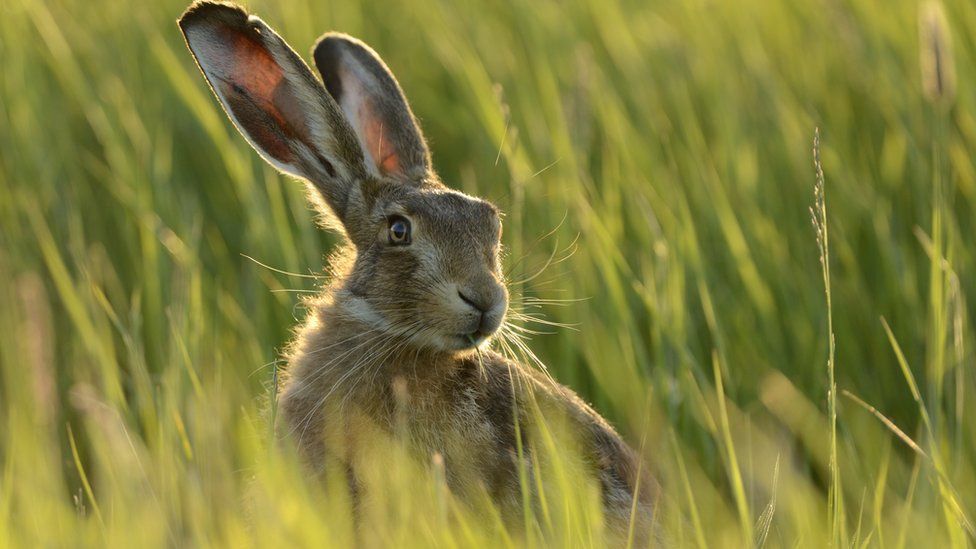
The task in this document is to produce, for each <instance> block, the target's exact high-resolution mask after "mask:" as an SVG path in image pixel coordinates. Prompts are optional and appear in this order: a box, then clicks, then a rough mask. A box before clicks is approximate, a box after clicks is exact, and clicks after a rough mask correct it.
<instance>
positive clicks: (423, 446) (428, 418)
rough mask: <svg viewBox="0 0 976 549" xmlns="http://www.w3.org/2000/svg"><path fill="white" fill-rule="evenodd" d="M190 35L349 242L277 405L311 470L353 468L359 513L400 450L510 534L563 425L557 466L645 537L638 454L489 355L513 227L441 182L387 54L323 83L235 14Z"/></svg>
mask: <svg viewBox="0 0 976 549" xmlns="http://www.w3.org/2000/svg"><path fill="white" fill-rule="evenodd" d="M180 26H181V28H182V29H183V32H184V34H185V36H186V39H187V44H188V46H189V47H190V49H191V51H192V52H193V54H194V57H195V58H196V59H197V62H198V64H199V65H200V68H201V69H202V70H203V72H204V75H205V76H206V78H207V80H208V82H209V83H210V85H211V87H212V88H213V90H214V92H215V94H216V95H217V97H218V98H219V99H220V101H221V104H222V105H223V107H224V109H225V110H226V111H227V113H228V115H229V116H230V118H231V119H232V120H233V121H234V123H235V124H236V125H237V127H238V129H240V130H241V133H242V134H243V135H244V136H245V137H246V138H247V140H248V141H249V142H250V143H251V145H252V146H254V147H255V149H257V151H258V152H259V153H260V154H261V155H262V156H263V157H264V158H265V159H266V160H268V161H269V162H270V163H272V164H273V165H274V166H276V167H277V168H278V169H280V170H282V171H284V172H286V173H289V174H292V175H295V176H298V177H300V178H302V179H304V180H306V181H307V182H308V187H309V195H310V197H311V198H312V201H313V202H314V203H315V204H316V206H317V207H318V208H319V210H320V212H322V214H323V216H326V217H327V218H328V219H329V223H330V225H331V226H333V227H335V228H337V229H339V230H341V231H342V232H343V233H344V234H345V235H346V236H347V238H348V244H347V245H346V246H345V247H344V248H343V250H342V251H340V252H339V253H338V254H336V255H334V256H333V258H332V260H331V269H332V273H333V281H332V283H331V284H330V285H329V286H328V287H327V288H326V289H325V290H324V291H323V292H322V295H320V296H319V297H317V298H315V299H314V300H310V301H309V306H310V311H311V312H310V314H309V316H308V319H307V321H306V322H305V324H304V326H303V327H302V328H301V329H300V330H299V333H298V335H297V338H296V339H295V341H294V342H293V343H292V345H291V346H290V350H289V352H288V363H289V365H288V370H287V373H286V376H285V380H284V383H283V384H282V388H281V390H280V394H279V399H278V409H279V412H280V413H279V418H280V425H279V431H280V433H281V434H283V435H285V438H287V439H289V440H292V441H294V443H295V445H296V447H297V449H298V452H299V455H300V456H301V458H302V460H303V461H304V462H305V463H306V464H307V466H308V467H309V468H310V469H311V470H312V471H315V472H317V473H321V474H323V475H324V474H325V473H326V472H327V471H328V470H329V469H330V468H333V467H332V466H334V468H338V469H341V470H342V471H343V472H344V474H345V475H346V476H347V479H348V481H349V487H350V489H351V492H352V494H353V495H354V496H355V497H357V498H360V499H361V498H362V497H364V494H363V493H362V492H363V491H368V489H369V487H368V485H365V483H364V482H363V476H364V474H365V473H364V471H365V470H366V469H367V468H368V467H369V464H370V463H372V464H375V463H377V462H380V463H381V462H382V460H384V458H385V457H386V456H385V454H383V453H382V452H377V451H376V448H375V444H374V443H375V440H372V439H374V438H377V437H379V438H384V439H388V440H397V441H401V442H402V444H401V445H402V446H404V447H406V448H407V449H408V451H409V453H410V454H412V455H413V456H415V457H416V458H417V462H418V463H420V464H431V463H435V462H436V463H437V464H439V465H438V466H439V467H443V472H444V476H445V478H446V480H447V483H448V485H449V487H450V488H451V491H452V492H453V493H454V494H456V495H457V496H459V497H461V498H462V499H465V500H468V501H472V502H473V501H476V500H478V498H479V496H481V495H487V496H490V500H491V501H493V502H494V503H495V504H496V505H497V506H498V507H499V508H500V509H501V511H502V513H503V515H504V516H507V517H511V518H514V517H517V516H519V515H520V509H521V506H522V505H523V497H522V493H521V486H520V472H521V476H522V477H523V478H524V477H525V475H526V474H528V475H530V476H531V475H534V474H536V471H535V469H536V468H538V467H539V464H540V463H541V462H542V461H544V458H541V457H539V456H538V455H535V454H533V452H536V451H537V450H538V449H539V448H540V446H539V445H538V444H536V442H537V439H538V438H540V437H541V435H542V433H543V432H545V433H549V434H551V432H552V431H551V429H549V428H548V427H547V426H548V424H549V423H550V421H552V422H556V423H559V424H560V425H562V426H563V427H564V429H563V431H564V432H565V433H568V434H567V435H566V436H563V437H561V438H557V441H558V442H559V444H561V446H560V450H561V451H562V450H564V451H565V453H566V454H567V455H569V456H571V459H570V461H573V462H575V463H578V464H579V465H580V466H581V467H583V468H585V469H587V470H589V471H590V472H591V473H592V478H593V479H594V482H595V484H596V485H597V486H598V487H599V489H600V494H601V498H602V502H603V505H604V509H605V516H606V518H607V524H608V526H609V529H610V531H611V533H612V534H614V536H615V537H618V538H619V536H621V535H625V534H626V532H627V530H628V527H629V522H630V519H631V517H632V516H633V517H634V519H635V520H636V531H637V532H638V535H640V536H641V537H643V536H645V535H646V534H647V532H648V529H649V522H650V517H651V501H652V498H653V497H654V495H655V488H654V481H653V480H651V477H650V476H649V475H647V474H645V473H644V472H642V471H641V467H640V462H639V459H638V457H637V455H636V453H635V452H634V451H633V450H631V449H630V448H629V447H628V446H627V445H626V444H625V443H624V442H623V441H622V440H621V438H620V437H619V436H618V435H617V433H616V432H615V431H614V430H613V428H612V427H611V426H610V425H609V424H608V423H607V422H606V421H605V420H604V419H603V418H602V417H601V416H600V415H599V414H597V413H596V412H595V411H593V409H592V408H590V407H589V406H588V405H586V403H584V402H583V401H582V400H581V399H580V398H579V397H577V396H576V395H575V394H574V393H573V392H572V391H570V390H569V389H567V388H565V387H563V386H562V385H560V384H558V383H556V382H554V381H553V380H551V379H550V378H549V377H548V376H547V375H545V374H542V373H541V372H539V371H538V370H536V369H533V368H529V367H525V366H522V365H520V364H517V363H515V362H512V361H510V360H508V359H506V358H504V357H502V356H501V355H499V354H497V353H495V352H493V351H491V350H490V349H488V341H489V340H490V338H491V336H492V335H493V334H494V333H495V332H496V331H497V330H498V329H499V327H500V325H501V324H502V323H503V322H504V316H505V313H506V310H507V306H508V292H507V290H506V288H505V284H504V277H503V274H502V271H501V268H500V260H499V255H500V239H501V221H500V216H499V213H498V211H497V209H496V208H495V207H494V206H493V205H491V204H489V203H488V202H486V201H484V200H481V199H478V198H474V197H470V196H467V195H464V194H462V193H458V192H455V191H452V190H450V189H448V188H447V187H446V186H445V185H444V184H443V183H441V181H440V180H439V179H438V177H437V176H436V174H434V172H433V171H432V168H431V162H430V155H429V152H428V149H427V146H426V144H425V142H424V139H423V135H422V133H421V131H420V128H419V126H418V125H417V123H416V120H415V119H414V116H413V114H412V113H411V111H410V108H409V106H408V105H407V103H406V100H405V99H404V97H403V93H402V91H401V89H400V87H399V85H398V84H397V82H396V80H395V79H394V78H393V75H392V73H391V72H390V71H389V69H388V68H387V67H386V65H385V64H383V62H382V61H381V60H380V59H379V57H378V56H377V55H376V54H375V52H373V51H372V50H371V49H370V48H369V47H368V46H366V45H365V44H363V43H361V42H359V41H358V40H355V39H353V38H350V37H348V36H344V35H339V34H327V35H325V36H324V37H323V38H322V39H321V40H320V41H319V42H318V44H316V46H315V48H314V52H313V55H314V59H315V64H316V67H317V68H318V70H319V72H320V73H321V75H322V82H320V81H319V80H318V79H317V78H315V76H313V74H312V72H311V70H310V69H309V68H308V66H307V65H306V64H305V63H304V62H303V61H302V60H301V58H300V57H299V56H298V55H297V54H295V52H294V51H293V50H292V49H291V48H290V47H288V45H287V44H286V43H285V42H284V40H282V39H281V38H280V37H279V36H278V35H277V34H275V33H274V31H273V30H272V29H271V28H270V27H268V26H267V25H265V24H264V23H263V22H262V21H261V20H260V19H257V18H256V17H253V16H248V15H247V14H246V12H244V11H243V10H242V9H241V8H239V7H236V6H232V5H229V4H219V3H211V2H202V3H195V4H194V5H192V6H191V7H190V8H189V9H188V10H187V12H186V13H185V14H184V15H183V17H182V18H181V19H180ZM323 84H324V85H323ZM541 417H545V418H546V423H545V425H543V424H542V422H541V421H540V418H541ZM547 436H548V435H547ZM526 471H527V473H526ZM533 478H534V477H533ZM530 485H531V487H532V488H534V486H535V482H534V481H533V482H531V483H530ZM368 496H369V494H368V493H367V494H365V497H368ZM635 497H636V499H637V501H636V504H635V501H634V500H635Z"/></svg>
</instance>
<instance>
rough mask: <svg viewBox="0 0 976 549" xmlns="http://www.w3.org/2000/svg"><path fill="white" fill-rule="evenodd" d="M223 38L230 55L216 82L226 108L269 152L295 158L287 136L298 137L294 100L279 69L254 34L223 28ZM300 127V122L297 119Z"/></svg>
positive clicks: (281, 157) (288, 160) (289, 159)
mask: <svg viewBox="0 0 976 549" xmlns="http://www.w3.org/2000/svg"><path fill="white" fill-rule="evenodd" d="M222 34H223V36H222V38H223V40H225V41H226V43H227V44H229V45H230V48H229V50H230V52H231V56H230V58H229V59H228V63H227V65H226V74H225V75H224V79H223V81H222V82H220V83H219V84H218V85H219V86H220V88H221V92H222V93H223V95H224V97H226V98H227V102H228V107H229V108H230V110H231V111H233V113H234V116H235V117H236V118H237V120H238V121H239V122H240V123H241V125H242V126H244V128H243V129H244V130H245V131H246V132H247V133H248V135H250V137H251V138H252V139H253V140H254V141H255V142H256V143H257V144H258V145H260V146H261V147H262V148H263V149H264V150H265V151H267V153H268V154H270V155H271V156H273V157H274V158H275V159H276V160H278V161H280V162H285V163H291V162H292V161H294V154H293V153H292V151H291V149H290V148H289V147H288V143H287V141H285V140H283V139H282V138H283V137H284V138H286V139H295V140H298V139H300V138H301V137H300V135H299V131H296V130H300V129H301V128H296V125H295V123H294V121H295V119H296V117H295V116H294V115H295V112H293V111H294V110H295V109H296V107H297V106H296V105H295V100H294V98H292V97H291V90H289V87H288V82H287V81H286V80H285V74H284V71H283V70H282V68H281V67H280V66H279V65H278V63H277V62H275V60H274V58H273V57H272V56H271V54H270V53H269V52H268V50H267V49H265V47H264V45H263V44H261V43H260V42H259V39H258V38H256V37H252V36H248V35H247V34H245V33H241V32H238V31H235V30H232V29H225V30H224V32H223V33H222ZM298 120H299V124H298V125H299V126H301V124H300V118H299V119H298Z"/></svg>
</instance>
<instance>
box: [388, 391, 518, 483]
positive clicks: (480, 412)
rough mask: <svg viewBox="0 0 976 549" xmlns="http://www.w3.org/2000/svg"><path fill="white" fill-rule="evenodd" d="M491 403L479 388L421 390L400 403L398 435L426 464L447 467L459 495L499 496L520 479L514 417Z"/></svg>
mask: <svg viewBox="0 0 976 549" xmlns="http://www.w3.org/2000/svg"><path fill="white" fill-rule="evenodd" d="M490 401H491V399H490V398H488V396H487V395H485V394H484V392H483V391H481V390H479V388H478V387H477V386H474V387H469V386H463V385H462V386H458V385H446V386H443V385H442V386H435V387H417V388H414V390H413V391H411V392H410V393H408V395H407V398H406V399H404V400H403V401H402V402H398V404H397V406H396V408H395V412H394V419H393V425H394V432H396V431H397V430H399V432H400V433H401V434H402V435H405V438H404V440H406V441H407V444H409V446H410V447H411V449H412V451H413V453H414V454H415V455H416V456H417V457H419V458H420V459H421V460H424V461H426V462H427V463H429V464H431V465H433V466H435V467H443V468H444V473H445V476H446V479H447V481H448V483H449V484H450V485H451V487H452V489H453V490H455V491H456V492H461V493H469V492H471V491H472V490H480V489H482V488H483V489H486V490H487V491H488V492H491V493H496V492H497V491H498V486H499V484H508V482H509V481H510V480H512V479H514V478H515V474H516V473H515V467H514V462H513V457H514V454H513V450H514V439H513V432H514V427H513V426H514V416H513V415H512V414H511V409H510V408H506V410H507V411H505V410H501V409H497V408H498V404H499V403H498V402H497V399H495V401H496V402H494V404H493V405H488V403H489V402H490ZM502 404H504V403H502Z"/></svg>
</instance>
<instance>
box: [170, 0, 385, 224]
mask: <svg viewBox="0 0 976 549" xmlns="http://www.w3.org/2000/svg"><path fill="white" fill-rule="evenodd" d="M179 25H180V28H181V29H182V31H183V35H184V36H185V37H186V43H187V46H189V48H190V51H191V52H192V53H193V56H194V57H195V58H196V60H197V64H198V65H199V66H200V69H201V70H202V71H203V74H204V76H206V78H207V81H208V82H209V84H210V87H211V88H212V89H213V91H214V93H215V94H216V95H217V97H218V98H219V99H220V102H221V104H222V105H223V107H224V110H225V111H226V112H227V114H228V116H230V118H231V120H233V122H234V124H235V125H236V126H237V128H238V129H239V130H240V131H241V133H242V134H243V135H244V137H245V138H246V139H247V140H248V142H250V144H251V145H252V146H253V147H254V148H255V149H256V150H257V151H258V153H260V155H261V156H262V157H264V159H265V160H267V161H268V162H270V163H271V164H272V165H273V166H275V167H276V168H278V169H279V170H281V171H283V172H286V173H289V174H291V175H295V176H298V177H301V178H303V179H306V180H308V181H310V182H311V183H312V184H313V185H314V186H315V187H316V189H317V190H318V191H319V193H321V195H322V197H323V198H324V199H325V201H326V202H327V203H328V205H329V206H330V208H331V209H332V210H333V212H334V213H335V214H336V215H337V216H338V217H339V219H340V220H343V218H344V217H345V214H346V212H345V211H344V209H345V207H346V204H347V200H348V198H349V193H350V190H351V189H352V186H353V185H355V184H357V182H358V181H360V180H361V179H362V178H363V177H365V176H366V169H365V163H364V160H363V152H362V149H361V147H360V146H359V143H358V141H357V139H356V136H355V134H354V133H353V130H352V128H350V126H349V123H348V122H347V121H346V120H345V117H344V116H343V115H342V111H341V110H340V108H339V106H338V105H336V102H335V100H333V99H332V97H331V96H329V94H328V92H327V91H326V90H325V88H324V87H323V86H322V84H321V83H320V82H319V81H318V80H317V79H316V78H315V77H314V76H313V75H312V72H311V71H310V70H309V68H308V65H306V64H305V62H304V61H302V59H301V58H300V57H299V56H298V54H296V53H295V52H294V51H293V50H292V49H291V48H290V47H288V44H286V43H285V41H284V40H282V39H281V37H280V36H278V35H277V34H275V32H274V31H273V30H271V28H270V27H268V26H267V25H265V24H264V22H263V21H261V20H260V19H258V18H257V17H254V16H248V14H247V13H246V12H245V11H244V10H243V9H241V8H239V7H237V6H232V5H229V4H218V3H213V2H196V3H194V4H193V5H191V6H190V7H189V8H188V9H187V10H186V12H185V13H184V14H183V16H182V17H180V20H179Z"/></svg>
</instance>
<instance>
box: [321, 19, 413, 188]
mask: <svg viewBox="0 0 976 549" xmlns="http://www.w3.org/2000/svg"><path fill="white" fill-rule="evenodd" d="M313 56H314V57H315V66H316V67H317V68H318V69H319V73H321V74H322V81H323V82H324V83H325V87H326V89H327V90H328V91H329V93H330V94H331V95H332V97H333V98H334V99H335V100H336V102H338V103H339V106H340V107H341V108H342V112H343V113H345V115H346V119H347V120H348V121H349V123H350V124H352V127H353V129H354V130H355V132H356V137H357V138H358V139H359V144H360V146H361V147H362V149H363V151H364V153H365V155H366V166H367V168H368V169H370V170H371V171H373V173H377V174H381V175H390V176H394V177H398V178H400V179H403V180H405V181H410V182H418V181H420V180H422V179H423V178H424V176H426V175H427V173H428V172H429V170H430V153H429V152H428V150H427V145H426V143H425V142H424V137H423V135H422V134H421V132H420V127H419V126H418V125H417V120H416V119H415V118H414V116H413V113H412V112H411V111H410V107H409V105H407V100H406V98H404V96H403V90H401V89H400V85H399V84H397V81H396V78H394V77H393V73H391V72H390V69H389V68H387V66H386V64H384V63H383V61H382V60H381V59H380V58H379V56H378V55H377V54H376V52H374V51H373V50H372V49H371V48H370V47H369V46H367V45H366V44H364V43H362V42H360V41H359V40H357V39H355V38H352V37H351V36H346V35H344V34H339V33H327V34H325V35H324V36H322V38H320V39H319V41H318V42H317V43H316V44H315V47H314V48H313Z"/></svg>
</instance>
